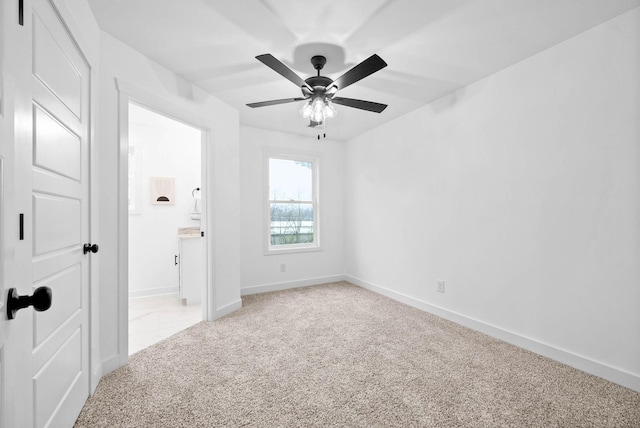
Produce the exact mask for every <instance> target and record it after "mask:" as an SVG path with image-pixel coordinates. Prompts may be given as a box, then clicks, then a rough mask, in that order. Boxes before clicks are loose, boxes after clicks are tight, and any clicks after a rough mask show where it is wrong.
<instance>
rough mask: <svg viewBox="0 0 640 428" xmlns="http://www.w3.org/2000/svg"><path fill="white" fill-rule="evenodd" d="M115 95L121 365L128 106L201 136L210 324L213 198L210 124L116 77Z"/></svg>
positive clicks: (125, 350) (123, 353) (122, 355)
mask: <svg viewBox="0 0 640 428" xmlns="http://www.w3.org/2000/svg"><path fill="white" fill-rule="evenodd" d="M115 83H116V90H117V92H118V150H119V153H118V196H117V197H118V238H117V242H118V258H117V264H118V354H119V363H120V365H124V364H126V363H127V362H128V359H129V343H128V340H129V309H128V307H129V209H128V202H127V200H128V197H127V195H128V181H129V180H128V179H129V177H128V168H127V167H128V162H129V103H130V102H133V103H135V104H138V105H140V106H142V107H144V108H147V109H149V110H152V111H154V112H156V113H159V114H161V115H163V116H166V117H168V118H171V119H175V120H177V121H179V122H182V123H184V124H186V125H189V126H191V127H194V128H197V129H199V130H200V131H201V133H202V139H201V143H200V144H201V168H202V169H201V171H202V172H201V175H202V177H203V183H202V191H201V192H202V193H201V195H202V215H203V217H204V221H203V222H202V223H201V226H200V227H201V230H202V231H203V232H204V239H205V245H204V247H205V248H204V260H205V263H204V267H203V269H204V272H203V275H204V276H203V278H204V287H203V289H202V299H201V302H202V319H203V320H206V321H211V320H213V319H214V316H215V307H216V305H215V301H214V296H215V293H214V292H213V291H214V283H213V281H214V276H213V275H212V272H213V266H214V260H213V257H214V254H215V253H214V251H213V241H214V240H213V231H214V230H215V229H214V228H213V224H214V223H213V222H214V219H213V218H212V217H213V216H212V215H211V213H209V212H208V201H209V198H210V197H211V196H212V192H211V186H209V183H210V179H211V176H212V172H211V167H210V162H209V153H210V151H211V149H210V147H209V145H210V144H212V138H211V134H212V133H211V128H210V123H209V121H207V120H206V119H205V118H203V117H201V116H199V115H198V114H195V113H193V112H192V111H190V110H189V109H188V108H186V107H184V106H180V105H178V103H176V102H172V101H171V100H168V99H165V98H163V97H160V96H158V95H155V94H152V93H150V92H147V91H146V90H144V89H141V88H139V87H137V86H135V85H132V84H130V83H128V82H126V81H124V80H122V79H119V78H116V80H115Z"/></svg>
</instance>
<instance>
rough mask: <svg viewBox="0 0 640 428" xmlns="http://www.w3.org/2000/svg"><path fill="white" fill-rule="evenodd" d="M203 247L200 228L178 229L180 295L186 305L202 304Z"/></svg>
mask: <svg viewBox="0 0 640 428" xmlns="http://www.w3.org/2000/svg"><path fill="white" fill-rule="evenodd" d="M202 245H203V240H202V239H200V228H199V227H184V228H179V229H178V252H179V253H178V258H177V262H178V264H179V268H180V273H179V280H178V293H179V296H180V298H181V299H182V301H183V303H185V304H186V305H197V304H200V296H201V295H202V283H203V281H202V276H203V275H202V274H203V265H202V262H203V260H202Z"/></svg>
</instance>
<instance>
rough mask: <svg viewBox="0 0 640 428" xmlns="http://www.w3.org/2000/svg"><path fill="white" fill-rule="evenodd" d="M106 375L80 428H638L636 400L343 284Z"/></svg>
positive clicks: (255, 305) (248, 312)
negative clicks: (239, 427)
mask: <svg viewBox="0 0 640 428" xmlns="http://www.w3.org/2000/svg"><path fill="white" fill-rule="evenodd" d="M129 361H130V362H129V364H128V365H127V366H125V367H122V368H121V369H118V370H116V371H115V372H113V373H111V374H109V375H107V376H105V377H104V378H103V379H102V381H101V382H100V384H99V385H98V388H97V390H96V393H95V395H94V396H93V397H91V398H90V399H89V400H88V402H87V403H86V405H85V407H84V409H83V410H82V413H81V414H80V417H79V419H78V421H77V423H76V427H236V426H253V427H289V426H291V427H327V426H339V427H387V426H389V427H390V426H394V427H396V426H397V427H499V426H507V427H545V428H549V427H640V394H638V393H636V392H633V391H631V390H629V389H627V388H624V387H621V386H619V385H616V384H613V383H611V382H608V381H605V380H603V379H600V378H598V377H595V376H591V375H588V374H586V373H583V372H581V371H578V370H575V369H573V368H571V367H568V366H565V365H563V364H560V363H557V362H554V361H552V360H549V359H547V358H544V357H541V356H539V355H536V354H533V353H531V352H528V351H525V350H523V349H520V348H517V347H515V346H512V345H509V344H507V343H504V342H501V341H499V340H496V339H493V338H491V337H488V336H485V335H483V334H481V333H478V332H475V331H472V330H469V329H467V328H465V327H462V326H459V325H456V324H454V323H451V322H449V321H446V320H443V319H441V318H438V317H435V316H433V315H430V314H427V313H424V312H422V311H419V310H417V309H414V308H411V307H409V306H406V305H404V304H401V303H398V302H395V301H393V300H391V299H388V298H386V297H383V296H380V295H378V294H375V293H372V292H370V291H367V290H364V289H362V288H359V287H356V286H354V285H351V284H348V283H334V284H326V285H321V286H313V287H305V288H298V289H294V290H287V291H282V292H273V293H266V294H260V295H252V296H246V297H243V307H242V309H241V310H239V311H237V312H235V313H233V314H231V315H229V316H227V317H225V318H222V319H220V320H217V321H215V322H201V323H199V324H196V325H195V326H193V327H191V328H189V329H187V330H185V331H183V332H181V333H178V334H176V335H175V336H172V337H170V338H169V339H166V340H164V341H162V342H160V343H158V344H156V345H154V346H152V347H150V348H147V349H145V350H142V351H140V352H138V353H136V354H135V355H133V356H132V357H131V358H130V360H129Z"/></svg>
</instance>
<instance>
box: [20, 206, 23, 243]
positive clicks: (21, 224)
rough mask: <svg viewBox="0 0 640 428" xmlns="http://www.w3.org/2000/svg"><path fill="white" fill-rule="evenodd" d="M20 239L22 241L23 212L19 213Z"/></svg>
mask: <svg viewBox="0 0 640 428" xmlns="http://www.w3.org/2000/svg"><path fill="white" fill-rule="evenodd" d="M20 240H21V241H24V214H22V213H20Z"/></svg>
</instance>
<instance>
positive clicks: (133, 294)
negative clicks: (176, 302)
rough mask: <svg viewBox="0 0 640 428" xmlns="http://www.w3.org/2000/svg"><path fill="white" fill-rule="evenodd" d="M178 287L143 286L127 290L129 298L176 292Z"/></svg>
mask: <svg viewBox="0 0 640 428" xmlns="http://www.w3.org/2000/svg"><path fill="white" fill-rule="evenodd" d="M177 292H178V287H177V286H176V287H162V288H145V289H144V290H129V298H130V299H132V298H134V297H150V296H160V295H162V294H176V293H177Z"/></svg>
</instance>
